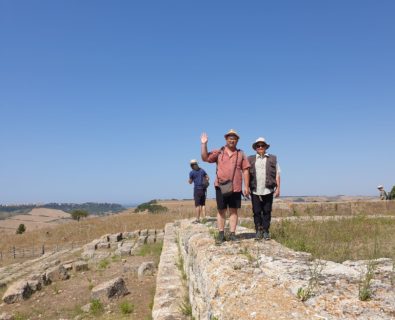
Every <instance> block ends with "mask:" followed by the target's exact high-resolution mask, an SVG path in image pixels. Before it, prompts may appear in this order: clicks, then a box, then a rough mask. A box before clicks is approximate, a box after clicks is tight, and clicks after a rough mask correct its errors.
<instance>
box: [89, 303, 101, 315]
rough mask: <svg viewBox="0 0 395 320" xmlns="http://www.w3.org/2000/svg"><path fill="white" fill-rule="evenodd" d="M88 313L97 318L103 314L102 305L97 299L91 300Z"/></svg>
mask: <svg viewBox="0 0 395 320" xmlns="http://www.w3.org/2000/svg"><path fill="white" fill-rule="evenodd" d="M89 311H90V312H91V313H92V314H93V315H94V316H98V315H100V314H102V313H103V311H104V307H103V304H102V303H101V301H100V300H98V299H93V300H91V306H90V308H89Z"/></svg>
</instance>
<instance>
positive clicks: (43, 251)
mask: <svg viewBox="0 0 395 320" xmlns="http://www.w3.org/2000/svg"><path fill="white" fill-rule="evenodd" d="M44 253H45V247H44V245H43V246H42V248H41V255H42V256H43V255H44Z"/></svg>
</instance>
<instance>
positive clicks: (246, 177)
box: [243, 169, 250, 187]
mask: <svg viewBox="0 0 395 320" xmlns="http://www.w3.org/2000/svg"><path fill="white" fill-rule="evenodd" d="M243 176H244V185H245V186H246V187H249V186H250V173H249V171H248V169H246V170H243Z"/></svg>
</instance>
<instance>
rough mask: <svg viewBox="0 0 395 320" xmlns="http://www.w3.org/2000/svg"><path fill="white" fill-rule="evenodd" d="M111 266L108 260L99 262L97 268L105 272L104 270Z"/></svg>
mask: <svg viewBox="0 0 395 320" xmlns="http://www.w3.org/2000/svg"><path fill="white" fill-rule="evenodd" d="M109 265H110V260H108V259H102V260H100V261H99V264H98V265H97V267H98V268H99V269H100V270H103V269H107V267H108V266H109Z"/></svg>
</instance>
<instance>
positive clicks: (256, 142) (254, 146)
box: [252, 137, 270, 150]
mask: <svg viewBox="0 0 395 320" xmlns="http://www.w3.org/2000/svg"><path fill="white" fill-rule="evenodd" d="M259 142H261V143H264V144H265V145H266V149H269V148H270V144H268V143H267V142H266V140H265V138H262V137H259V138H258V139H256V140H255V142H254V143H253V144H252V149H254V150H256V145H257V144H258V143H259Z"/></svg>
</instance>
